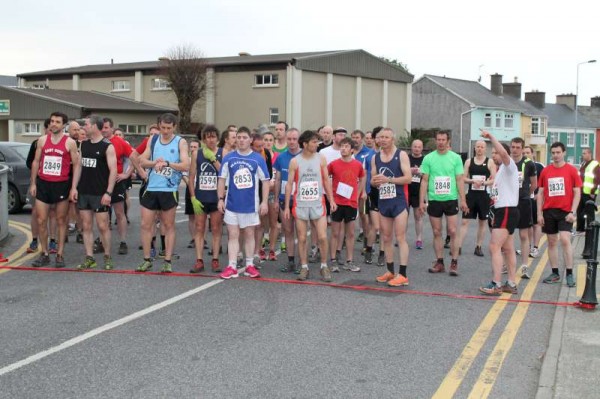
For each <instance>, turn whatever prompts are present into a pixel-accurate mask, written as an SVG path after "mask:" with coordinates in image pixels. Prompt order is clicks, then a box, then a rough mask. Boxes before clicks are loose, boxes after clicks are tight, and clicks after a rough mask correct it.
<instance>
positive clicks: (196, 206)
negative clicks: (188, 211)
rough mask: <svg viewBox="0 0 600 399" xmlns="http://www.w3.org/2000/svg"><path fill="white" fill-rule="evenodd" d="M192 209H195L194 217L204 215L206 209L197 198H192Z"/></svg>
mask: <svg viewBox="0 0 600 399" xmlns="http://www.w3.org/2000/svg"><path fill="white" fill-rule="evenodd" d="M191 200H192V208H194V215H202V214H203V213H204V207H203V206H202V202H200V201H198V199H197V198H196V197H192V199H191Z"/></svg>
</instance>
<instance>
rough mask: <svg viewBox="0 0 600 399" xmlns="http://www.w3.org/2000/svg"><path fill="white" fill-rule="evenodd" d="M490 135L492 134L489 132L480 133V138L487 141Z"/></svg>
mask: <svg viewBox="0 0 600 399" xmlns="http://www.w3.org/2000/svg"><path fill="white" fill-rule="evenodd" d="M491 135H492V134H491V133H490V132H488V131H487V130H482V131H481V137H483V138H484V139H489V138H490V136H491Z"/></svg>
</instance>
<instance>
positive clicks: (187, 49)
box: [160, 44, 209, 134]
mask: <svg viewBox="0 0 600 399" xmlns="http://www.w3.org/2000/svg"><path fill="white" fill-rule="evenodd" d="M160 61H161V73H160V74H161V75H162V76H163V77H164V78H165V79H166V80H168V81H169V84H170V85H171V89H172V90H173V93H175V96H176V97H177V106H178V108H179V132H180V133H188V134H189V133H192V132H191V131H190V129H191V124H192V108H193V107H194V104H196V102H197V101H198V100H200V99H204V98H205V97H206V92H207V90H208V89H209V87H208V81H207V77H206V70H207V69H208V68H209V64H208V63H207V61H206V59H205V58H204V55H203V54H202V52H201V51H200V50H199V49H197V48H196V47H194V46H192V45H189V44H182V45H178V46H175V47H172V48H171V49H169V50H168V51H167V54H166V56H165V57H162V58H161V59H160Z"/></svg>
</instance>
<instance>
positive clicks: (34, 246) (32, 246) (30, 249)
mask: <svg viewBox="0 0 600 399" xmlns="http://www.w3.org/2000/svg"><path fill="white" fill-rule="evenodd" d="M38 245H39V244H38V241H37V240H31V243H29V247H27V253H28V254H32V253H34V252H37V250H38Z"/></svg>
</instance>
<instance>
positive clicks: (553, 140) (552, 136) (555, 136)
mask: <svg viewBox="0 0 600 399" xmlns="http://www.w3.org/2000/svg"><path fill="white" fill-rule="evenodd" d="M558 141H560V140H559V135H558V132H551V133H550V144H554V143H557V142H558Z"/></svg>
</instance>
